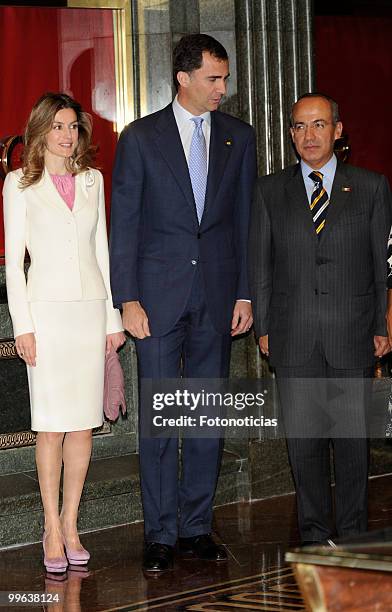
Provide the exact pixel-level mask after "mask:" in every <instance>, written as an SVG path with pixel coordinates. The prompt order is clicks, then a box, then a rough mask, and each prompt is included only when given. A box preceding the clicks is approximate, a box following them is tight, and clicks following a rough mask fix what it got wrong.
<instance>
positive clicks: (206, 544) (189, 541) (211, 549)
mask: <svg viewBox="0 0 392 612" xmlns="http://www.w3.org/2000/svg"><path fill="white" fill-rule="evenodd" d="M178 542H179V547H180V553H181V554H182V555H183V556H185V557H188V556H192V557H197V558H198V559H202V560H203V561H227V552H226V550H225V548H224V547H223V546H219V545H218V544H216V543H215V542H214V540H213V539H212V537H211V534H209V533H204V534H203V535H199V536H195V537H194V538H179V540H178Z"/></svg>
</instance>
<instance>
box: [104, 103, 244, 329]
mask: <svg viewBox="0 0 392 612" xmlns="http://www.w3.org/2000/svg"><path fill="white" fill-rule="evenodd" d="M255 179H256V150H255V134H254V130H253V128H251V127H250V126H249V125H248V124H247V123H244V122H243V121H240V120H239V119H236V118H234V117H232V116H230V115H226V114H225V113H222V112H219V111H215V112H213V113H211V137H210V152H209V170H208V179H207V193H206V202H205V209H204V214H203V218H202V221H201V224H200V226H199V224H198V220H197V215H196V207H195V202H194V198H193V192H192V185H191V181H190V177H189V171H188V165H187V162H186V158H185V154H184V150H183V146H182V143H181V139H180V135H179V132H178V128H177V124H176V121H175V118H174V114H173V110H172V105H171V104H170V105H168V106H167V107H166V108H164V109H163V110H161V111H158V112H156V113H153V114H152V115H148V116H147V117H143V118H142V119H138V120H137V121H135V122H133V123H132V124H130V125H129V126H127V127H126V128H125V129H124V131H123V133H122V134H121V137H120V140H119V143H118V146H117V151H116V160H115V166H114V173H113V193H112V207H111V240H110V245H111V246H110V252H111V283H112V292H113V301H114V303H115V304H117V305H121V303H123V302H128V301H132V300H139V301H140V303H141V304H142V306H143V308H144V309H145V311H146V313H147V316H148V319H149V325H150V331H151V333H152V335H153V336H162V335H164V334H166V333H167V332H169V331H170V330H171V329H172V328H173V326H174V325H175V323H176V321H177V320H178V318H179V317H180V316H181V314H182V313H183V311H184V309H185V307H186V303H187V300H188V298H189V295H190V291H191V287H192V283H193V279H194V276H195V274H196V270H197V267H198V266H199V267H200V271H201V274H202V279H203V283H204V288H205V295H206V301H207V308H208V311H209V315H210V317H211V320H212V323H213V325H214V327H215V329H216V330H217V331H218V332H219V333H222V334H224V333H229V332H230V327H231V318H232V314H233V308H234V304H235V301H236V300H237V299H238V298H244V299H247V298H249V287H248V276H247V239H248V223H249V210H250V203H251V199H252V192H253V187H254V182H255Z"/></svg>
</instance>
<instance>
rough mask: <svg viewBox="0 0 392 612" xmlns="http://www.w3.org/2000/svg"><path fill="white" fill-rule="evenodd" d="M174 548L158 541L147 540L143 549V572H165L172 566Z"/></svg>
mask: <svg viewBox="0 0 392 612" xmlns="http://www.w3.org/2000/svg"><path fill="white" fill-rule="evenodd" d="M173 556H174V548H173V546H169V545H168V544H160V543H159V542H147V543H146V547H145V549H144V557H143V570H144V571H145V572H154V573H158V572H166V571H167V570H170V569H172V568H173Z"/></svg>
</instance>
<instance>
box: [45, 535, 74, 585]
mask: <svg viewBox="0 0 392 612" xmlns="http://www.w3.org/2000/svg"><path fill="white" fill-rule="evenodd" d="M46 538H47V534H46V531H44V534H43V538H42V548H43V549H44V565H45V567H46V571H47V572H50V573H51V574H62V573H63V572H65V571H66V569H67V566H68V561H67V558H66V556H65V555H64V556H62V557H52V558H49V557H47V556H46Z"/></svg>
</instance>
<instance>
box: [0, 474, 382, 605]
mask: <svg viewBox="0 0 392 612" xmlns="http://www.w3.org/2000/svg"><path fill="white" fill-rule="evenodd" d="M369 500H370V513H369V528H370V530H377V529H380V528H383V527H387V526H391V525H392V475H389V476H383V477H378V478H373V479H371V481H370V487H369ZM215 534H216V537H217V539H219V540H220V541H221V542H222V543H224V544H225V545H226V547H227V551H228V554H229V562H228V563H224V564H216V563H202V562H198V561H195V560H187V561H185V560H180V559H176V563H175V569H174V571H171V572H168V573H167V574H165V575H162V576H159V577H157V578H146V577H145V576H144V575H143V573H142V571H141V568H140V560H141V556H142V540H143V527H142V524H141V523H138V524H133V525H124V526H122V527H116V528H113V529H108V530H105V531H99V532H95V533H89V534H86V535H84V536H83V543H84V544H85V546H86V547H87V548H88V549H89V550H90V552H91V561H90V563H89V566H88V568H75V567H71V568H69V570H68V572H67V574H66V575H64V576H63V578H64V580H63V581H61V582H60V581H57V580H54V579H53V577H50V576H47V575H45V572H44V569H43V566H42V550H41V545H39V544H35V545H31V546H26V547H23V548H18V549H9V550H4V551H2V552H0V603H1V605H3V606H4V608H2V607H1V606H0V612H1V610H2V609H7V610H10V611H12V610H14V611H16V612H17V611H18V610H20V611H22V610H24V611H26V610H37V609H38V610H46V609H47V610H51V611H52V612H60V611H63V612H79V611H82V612H98V611H102V612H103V611H106V612H109V610H110V611H112V610H113V611H114V610H122V611H124V612H125V611H141V610H156V611H158V612H174V611H184V612H185V611H191V610H192V611H204V612H206V611H209V612H213V611H214V612H218V611H219V612H226V611H229V610H230V611H232V612H233V611H235V610H241V611H242V612H244V610H245V611H248V610H249V611H251V610H275V611H278V610H291V611H292V612H293V611H295V610H296V611H299V610H303V609H304V607H303V602H302V599H301V596H300V594H299V592H298V590H297V588H296V585H295V582H294V578H293V576H292V573H291V570H290V568H289V567H287V565H286V564H285V561H284V553H285V551H286V550H287V549H288V548H290V547H295V546H296V545H297V544H298V533H297V529H296V520H295V498H294V496H293V495H285V496H280V497H275V498H272V499H268V500H264V501H256V502H252V503H237V504H232V505H228V506H224V507H220V508H217V509H216V512H215ZM8 592H14V593H16V592H24V593H26V594H28V593H29V592H35V593H37V592H41V594H42V598H44V597H46V599H50V598H51V597H52V598H55V596H56V594H59V595H60V596H61V599H62V603H61V604H56V605H50V606H49V605H47V604H46V603H42V601H41V603H37V604H36V605H35V606H30V605H27V606H23V607H21V606H17V607H16V606H15V607H11V606H9V605H8V604H6V603H5V598H6V593H8Z"/></svg>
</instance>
